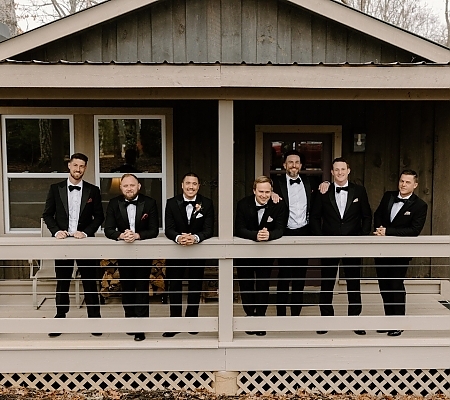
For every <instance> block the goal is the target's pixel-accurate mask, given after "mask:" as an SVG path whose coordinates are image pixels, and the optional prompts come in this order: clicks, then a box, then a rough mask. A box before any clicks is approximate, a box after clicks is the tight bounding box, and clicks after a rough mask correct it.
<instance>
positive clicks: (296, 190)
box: [273, 150, 318, 316]
mask: <svg viewBox="0 0 450 400" xmlns="http://www.w3.org/2000/svg"><path fill="white" fill-rule="evenodd" d="M283 167H284V169H285V170H286V174H283V175H282V176H280V177H278V179H276V180H275V181H274V188H273V191H274V193H276V194H278V195H279V196H280V197H281V198H282V199H283V200H284V202H283V204H284V205H285V206H286V209H285V213H286V215H287V216H288V220H287V225H286V226H285V228H284V234H283V235H284V236H309V235H311V230H310V227H309V212H310V208H311V203H312V198H313V195H315V192H316V190H315V189H317V186H318V185H317V184H316V182H314V183H312V182H311V181H310V179H309V178H308V177H307V176H302V177H301V178H300V171H301V169H302V157H301V155H300V153H299V152H297V151H295V150H291V151H288V152H286V153H285V154H284V163H283ZM273 200H274V201H276V200H275V199H273ZM307 265H308V259H307V258H279V259H278V266H279V267H278V283H277V315H278V316H285V315H286V304H287V303H288V299H289V283H290V281H292V293H291V301H290V307H291V315H292V316H299V315H300V313H301V310H302V305H303V289H304V287H305V279H306V272H307V269H308V267H307Z"/></svg>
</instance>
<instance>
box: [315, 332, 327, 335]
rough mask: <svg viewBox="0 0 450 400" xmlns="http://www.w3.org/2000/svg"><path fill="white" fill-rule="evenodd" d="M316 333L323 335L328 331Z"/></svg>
mask: <svg viewBox="0 0 450 400" xmlns="http://www.w3.org/2000/svg"><path fill="white" fill-rule="evenodd" d="M316 333H317V334H318V335H325V333H328V331H317V332H316Z"/></svg>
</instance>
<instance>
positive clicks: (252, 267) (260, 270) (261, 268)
mask: <svg viewBox="0 0 450 400" xmlns="http://www.w3.org/2000/svg"><path fill="white" fill-rule="evenodd" d="M236 265H238V267H237V268H236V269H237V276H238V279H239V288H240V291H241V300H242V306H243V308H244V311H245V314H246V315H247V316H249V317H251V316H258V317H261V316H264V315H266V311H267V307H268V305H269V284H270V273H271V271H272V265H273V260H272V259H263V258H255V259H240V260H237V263H236Z"/></svg>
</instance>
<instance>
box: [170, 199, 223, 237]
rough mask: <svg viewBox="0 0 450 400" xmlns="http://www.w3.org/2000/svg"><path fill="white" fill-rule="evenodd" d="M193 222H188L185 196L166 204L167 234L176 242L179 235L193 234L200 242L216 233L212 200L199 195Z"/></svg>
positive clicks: (193, 213)
mask: <svg viewBox="0 0 450 400" xmlns="http://www.w3.org/2000/svg"><path fill="white" fill-rule="evenodd" d="M195 204H196V206H197V205H198V207H195V208H194V210H193V211H192V215H191V220H190V221H188V218H187V214H186V206H185V205H184V204H183V195H182V194H179V195H177V196H175V197H172V198H171V199H168V200H167V203H166V214H165V225H166V226H165V234H166V236H167V237H168V238H169V239H170V240H173V241H175V239H176V237H177V236H178V235H181V234H183V233H191V234H192V235H197V236H198V237H199V239H200V242H202V241H203V240H206V239H209V238H210V237H212V235H213V233H214V207H213V203H212V201H211V200H210V199H208V198H206V197H204V196H202V195H201V194H197V197H196V199H195ZM196 208H197V209H196Z"/></svg>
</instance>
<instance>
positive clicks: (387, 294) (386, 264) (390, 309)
mask: <svg viewBox="0 0 450 400" xmlns="http://www.w3.org/2000/svg"><path fill="white" fill-rule="evenodd" d="M418 184H419V183H418V179H417V173H416V172H415V171H413V170H410V169H408V170H404V171H403V172H402V173H401V175H400V179H399V182H398V191H392V192H386V193H385V194H384V195H383V198H382V199H381V202H380V205H379V206H378V208H377V210H376V211H375V214H374V226H375V232H374V234H375V235H376V236H419V234H420V232H421V231H422V229H423V226H424V224H425V220H426V218H427V210H428V205H427V203H425V202H424V201H423V200H422V199H420V198H419V197H417V196H416V195H415V194H414V189H415V188H416V187H417V186H418ZM410 261H411V258H409V257H385V258H375V264H376V270H377V276H378V285H379V287H380V293H381V297H382V298H383V305H384V313H385V314H386V315H405V306H406V291H405V285H404V283H403V281H404V279H405V276H406V271H407V270H408V266H409V262H410ZM377 332H378V333H387V334H388V336H400V335H401V334H402V332H403V331H401V330H394V331H377Z"/></svg>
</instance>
